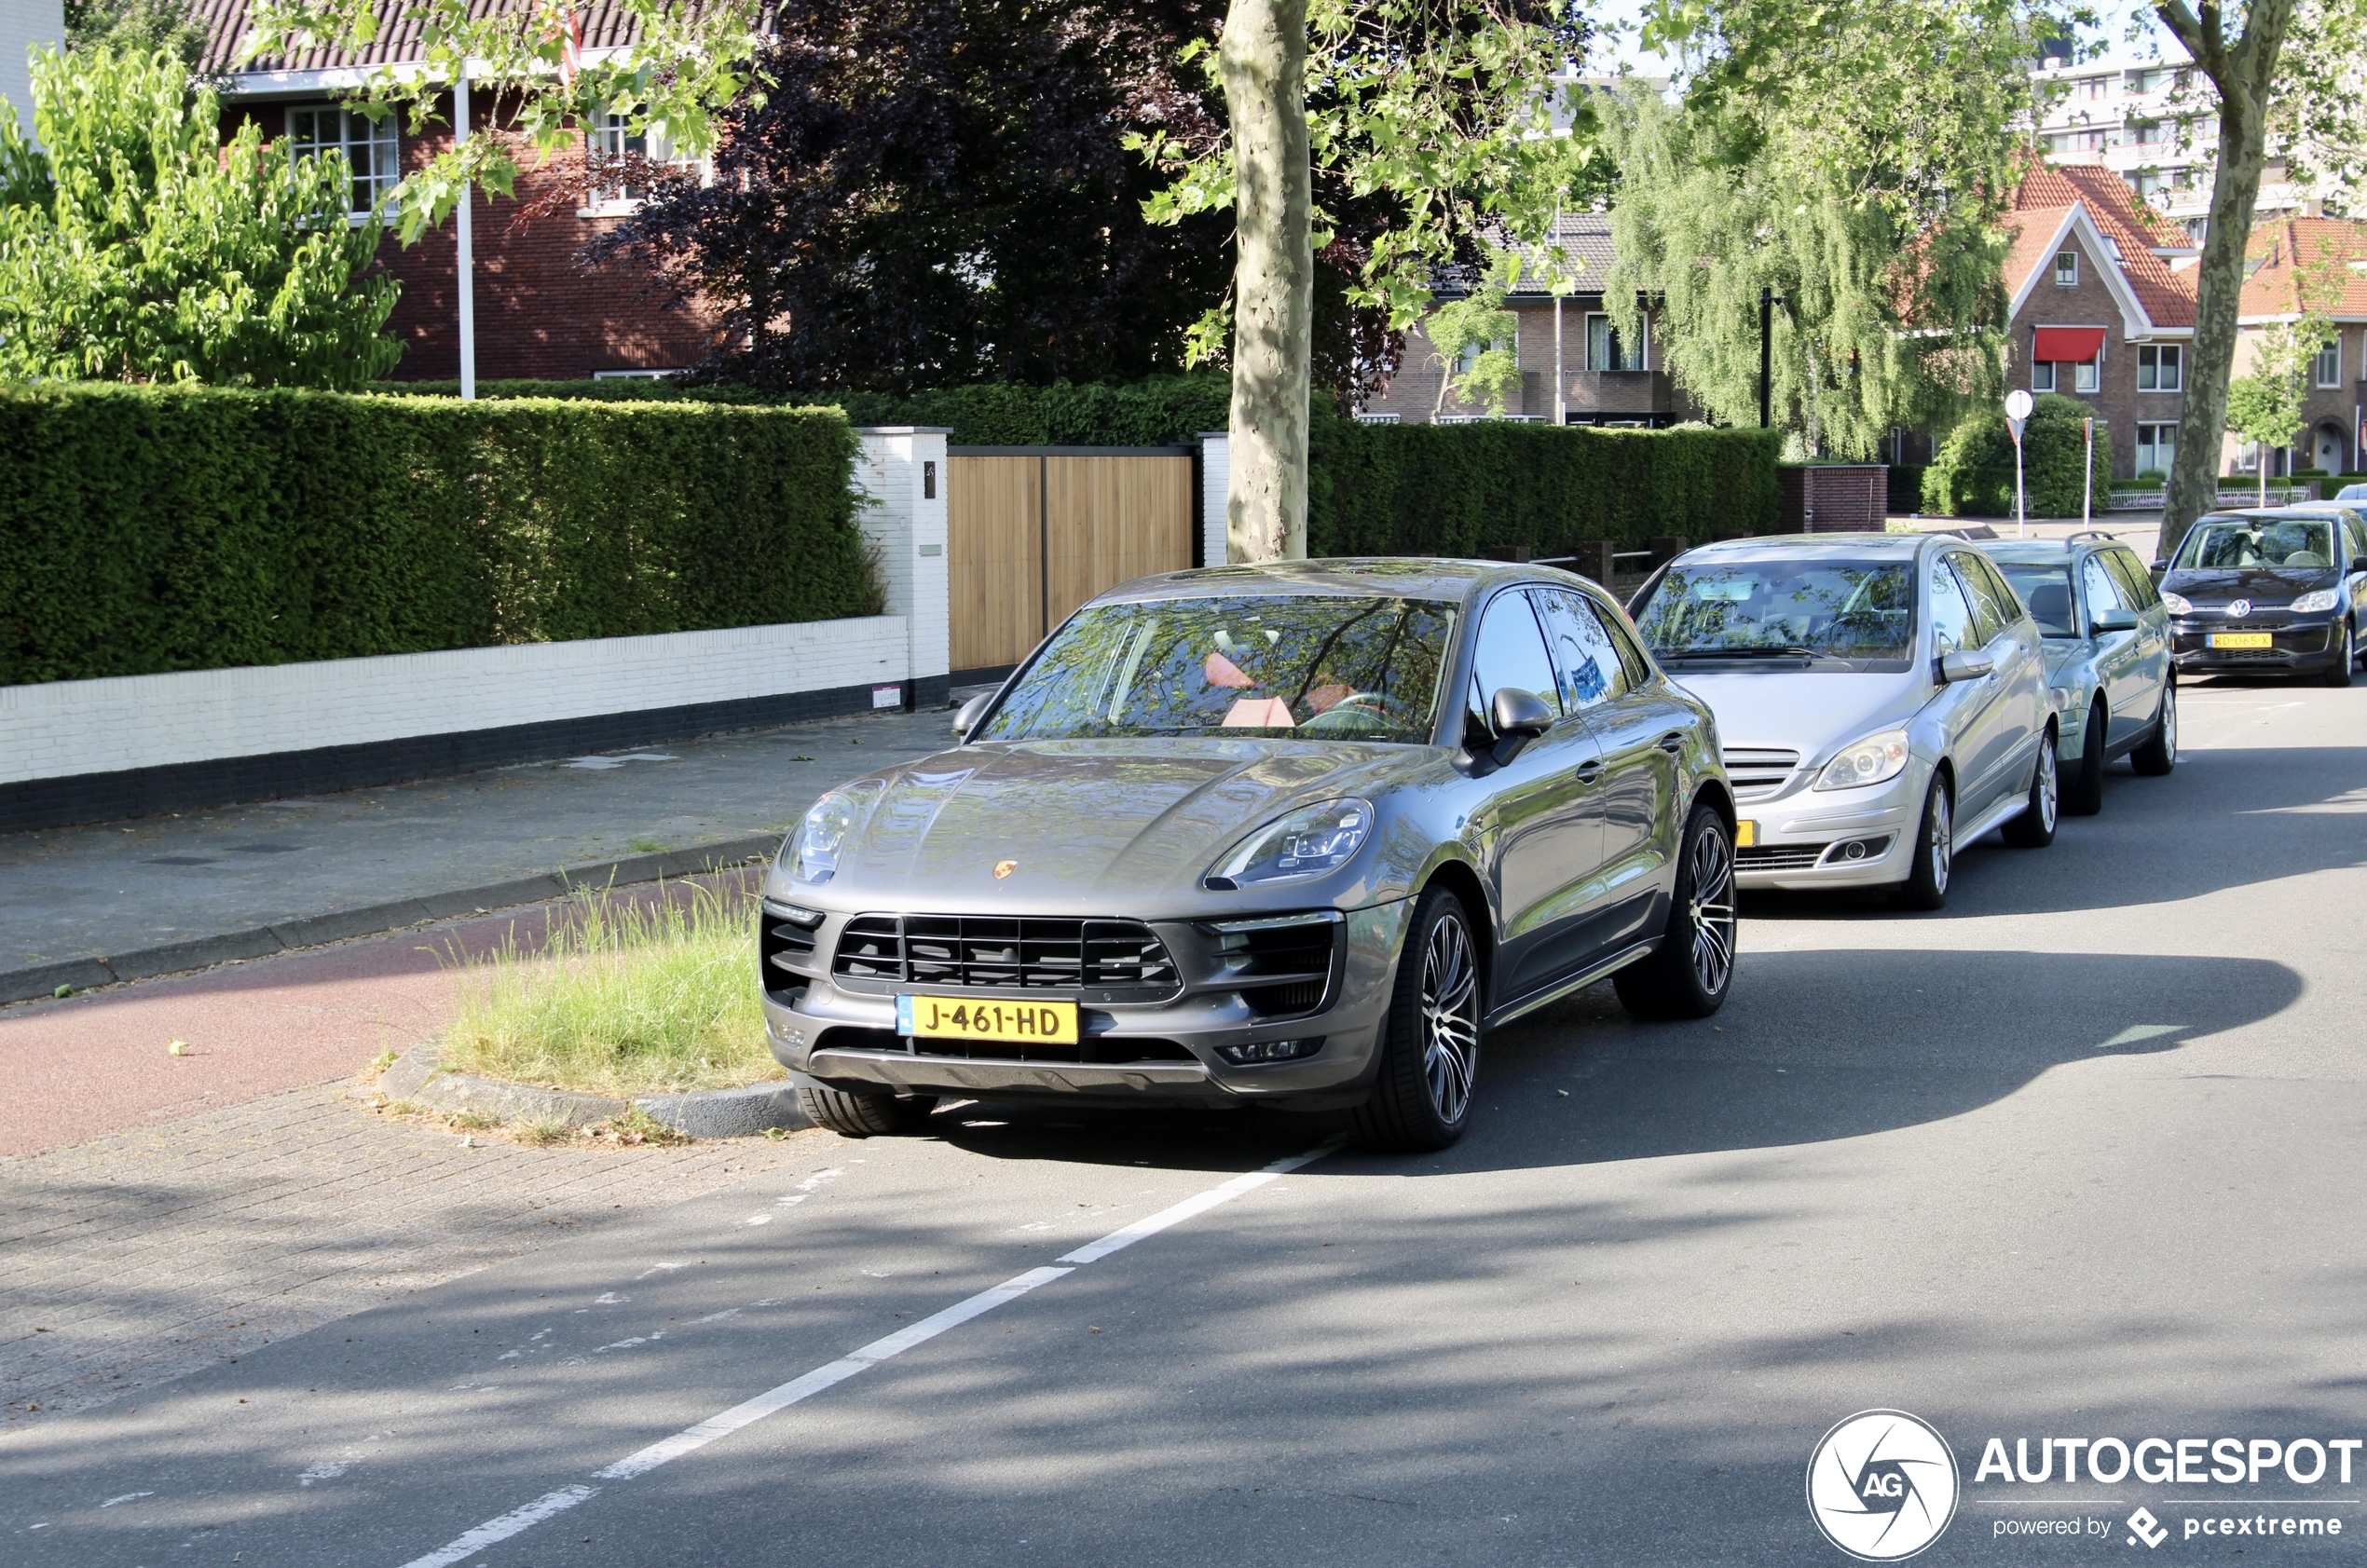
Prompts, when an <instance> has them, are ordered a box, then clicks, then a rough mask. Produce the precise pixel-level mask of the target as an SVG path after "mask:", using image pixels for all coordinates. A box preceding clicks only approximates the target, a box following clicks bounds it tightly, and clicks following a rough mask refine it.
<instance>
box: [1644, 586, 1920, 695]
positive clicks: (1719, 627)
mask: <svg viewBox="0 0 2367 1568" xmlns="http://www.w3.org/2000/svg"><path fill="white" fill-rule="evenodd" d="M1914 620H1915V579H1914V576H1913V573H1912V572H1911V571H1910V570H1909V567H1908V566H1907V565H1906V564H1905V563H1902V562H1889V561H1830V560H1809V561H1799V560H1795V561H1736V562H1731V563H1730V562H1706V561H1705V562H1702V563H1700V564H1698V565H1695V566H1686V565H1684V564H1683V563H1679V564H1678V565H1676V566H1672V567H1670V568H1669V572H1668V575H1667V576H1666V577H1664V578H1662V579H1661V581H1660V585H1659V586H1658V587H1657V588H1655V589H1654V590H1653V592H1652V597H1651V600H1650V602H1649V604H1647V605H1646V606H1645V607H1644V612H1643V613H1642V614H1641V615H1639V616H1637V617H1636V618H1635V624H1636V628H1637V630H1639V631H1641V632H1642V633H1643V634H1644V640H1645V641H1646V642H1647V643H1649V644H1650V645H1651V648H1652V651H1653V652H1654V653H1657V654H1659V655H1660V656H1661V657H1662V659H1669V660H1677V661H1683V660H1687V659H1710V658H1717V657H1733V658H1754V659H1755V658H1762V657H1772V658H1775V659H1780V658H1782V656H1784V655H1786V654H1787V653H1788V654H1790V655H1792V656H1794V657H1795V658H1797V659H1798V660H1799V667H1801V668H1822V669H1831V668H1834V667H1835V666H1834V664H1833V662H1832V660H1830V659H1816V658H1813V657H1800V656H1802V655H1808V656H1813V655H1817V654H1829V655H1831V656H1833V658H1834V659H1840V660H1846V661H1849V667H1850V668H1852V669H1856V670H1874V669H1879V668H1881V667H1883V666H1886V665H1887V666H1892V667H1895V669H1905V668H1906V667H1907V661H1908V657H1909V655H1908V643H1909V638H1910V637H1912V636H1913V634H1914Z"/></svg>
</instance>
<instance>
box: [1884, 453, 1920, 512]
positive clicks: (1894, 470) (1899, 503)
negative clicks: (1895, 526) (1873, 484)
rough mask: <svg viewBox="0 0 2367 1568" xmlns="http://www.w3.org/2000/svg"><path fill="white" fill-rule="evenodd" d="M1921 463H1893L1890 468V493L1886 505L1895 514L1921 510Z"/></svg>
mask: <svg viewBox="0 0 2367 1568" xmlns="http://www.w3.org/2000/svg"><path fill="white" fill-rule="evenodd" d="M1925 471H1926V469H1925V467H1924V465H1923V464H1922V463H1893V464H1892V465H1891V466H1890V491H1889V496H1888V498H1887V504H1888V506H1889V508H1890V510H1891V511H1895V512H1913V511H1922V510H1923V474H1924V473H1925Z"/></svg>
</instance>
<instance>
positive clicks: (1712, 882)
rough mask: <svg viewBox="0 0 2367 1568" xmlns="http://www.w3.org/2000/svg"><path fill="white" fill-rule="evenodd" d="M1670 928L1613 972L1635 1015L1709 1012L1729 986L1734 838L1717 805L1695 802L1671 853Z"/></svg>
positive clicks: (1693, 1015)
mask: <svg viewBox="0 0 2367 1568" xmlns="http://www.w3.org/2000/svg"><path fill="white" fill-rule="evenodd" d="M1672 904H1673V907H1671V908H1670V910H1669V912H1668V930H1667V932H1666V934H1663V935H1662V938H1661V945H1660V946H1659V948H1655V949H1654V950H1653V952H1652V956H1651V957H1649V958H1648V959H1643V960H1640V961H1637V962H1635V963H1631V964H1629V965H1628V966H1627V967H1626V968H1625V969H1622V970H1621V971H1620V972H1619V973H1618V974H1616V975H1612V976H1611V987H1612V989H1614V990H1616V991H1618V992H1619V1003H1620V1005H1621V1007H1624V1008H1626V1009H1627V1010H1628V1012H1630V1013H1632V1014H1634V1015H1635V1016H1636V1017H1639V1018H1706V1017H1708V1016H1710V1015H1711V1014H1713V1013H1715V1012H1717V1010H1718V1009H1719V1008H1721V1007H1723V1006H1725V1005H1726V994H1727V992H1729V991H1731V990H1732V989H1733V988H1734V842H1733V834H1732V829H1731V828H1729V827H1728V826H1727V825H1726V819H1725V817H1723V816H1721V815H1720V814H1719V813H1718V811H1717V807H1715V806H1706V805H1703V806H1696V807H1694V808H1693V814H1692V816H1691V817H1690V818H1689V819H1688V820H1687V822H1686V824H1685V839H1684V841H1683V842H1682V843H1681V844H1680V845H1679V846H1678V847H1677V852H1676V889H1675V890H1674V893H1673V895H1672Z"/></svg>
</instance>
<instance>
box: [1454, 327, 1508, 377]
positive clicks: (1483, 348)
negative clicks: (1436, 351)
mask: <svg viewBox="0 0 2367 1568" xmlns="http://www.w3.org/2000/svg"><path fill="white" fill-rule="evenodd" d="M1490 348H1509V349H1511V350H1512V363H1513V364H1515V365H1518V364H1519V363H1520V362H1521V334H1518V333H1514V334H1512V336H1510V337H1507V338H1500V339H1492V340H1490V341H1488V342H1486V343H1466V344H1465V345H1463V354H1462V357H1461V358H1460V359H1458V360H1457V361H1456V363H1455V374H1456V375H1458V376H1460V375H1471V372H1472V371H1474V370H1477V369H1478V368H1479V361H1480V356H1481V355H1482V354H1485V353H1486V352H1487V351H1488V350H1489V349H1490Z"/></svg>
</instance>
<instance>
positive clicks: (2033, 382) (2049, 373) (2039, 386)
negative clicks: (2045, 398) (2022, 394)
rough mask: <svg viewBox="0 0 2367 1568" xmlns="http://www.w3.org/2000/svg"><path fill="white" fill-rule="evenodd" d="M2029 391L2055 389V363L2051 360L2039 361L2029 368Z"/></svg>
mask: <svg viewBox="0 0 2367 1568" xmlns="http://www.w3.org/2000/svg"><path fill="white" fill-rule="evenodd" d="M2030 389H2031V390H2032V391H2033V392H2051V391H2053V390H2054V389H2055V362H2054V361H2052V360H2041V361H2038V362H2037V363H2036V364H2033V365H2032V366H2031V367H2030Z"/></svg>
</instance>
